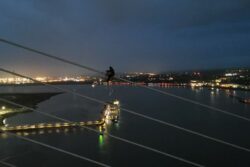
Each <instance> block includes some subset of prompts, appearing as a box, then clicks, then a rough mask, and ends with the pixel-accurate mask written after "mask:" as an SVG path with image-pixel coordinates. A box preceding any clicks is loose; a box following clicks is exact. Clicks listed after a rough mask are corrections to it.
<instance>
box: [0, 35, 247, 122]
mask: <svg viewBox="0 0 250 167" xmlns="http://www.w3.org/2000/svg"><path fill="white" fill-rule="evenodd" d="M0 42H3V43H6V44H9V45H12V46H15V47H18V48H21V49H24V50H28V51H30V52H33V53H37V54H38V55H41V56H45V57H48V58H51V59H54V60H57V61H61V62H64V63H67V64H71V65H74V66H77V67H80V68H83V69H86V70H89V71H92V72H96V73H99V74H102V75H105V73H104V72H102V71H99V70H97V69H95V68H92V67H88V66H85V65H82V64H79V63H76V62H73V61H70V60H67V59H63V58H60V57H57V56H54V55H51V54H48V53H45V52H42V51H39V50H37V49H32V48H30V47H27V46H24V45H21V44H18V43H15V42H12V41H9V40H6V39H3V38H0ZM114 78H116V79H118V80H121V81H124V82H128V83H131V84H136V83H135V82H133V81H130V80H127V79H124V78H121V77H114ZM139 86H140V87H143V88H146V89H148V90H151V91H155V92H158V93H160V94H163V95H167V96H170V97H173V98H176V99H179V100H182V101H185V102H188V103H191V104H194V105H198V106H201V107H204V108H207V109H210V110H213V111H217V112H220V113H223V114H226V115H229V116H232V117H235V118H238V119H242V120H245V121H248V122H250V119H249V118H246V117H243V116H240V115H238V114H234V113H231V112H229V111H226V110H222V109H219V108H216V107H213V106H210V105H207V104H203V103H200V102H198V101H195V100H191V99H188V98H185V97H181V96H178V95H175V94H172V93H169V92H166V91H162V90H159V89H156V88H152V87H148V86H145V85H139Z"/></svg>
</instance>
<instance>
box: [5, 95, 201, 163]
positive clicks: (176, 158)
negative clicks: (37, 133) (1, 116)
mask: <svg viewBox="0 0 250 167" xmlns="http://www.w3.org/2000/svg"><path fill="white" fill-rule="evenodd" d="M0 101H2V102H5V103H9V104H12V105H15V106H18V107H23V108H25V109H27V110H31V111H34V112H37V113H39V114H41V115H45V116H48V117H51V118H54V119H57V120H60V121H64V122H68V123H73V122H72V121H70V120H67V119H64V118H61V117H58V116H55V115H52V114H48V113H45V112H42V111H39V110H36V109H33V108H31V107H27V106H24V105H21V104H18V103H15V102H13V101H10V100H6V99H3V98H0ZM77 126H78V127H81V128H84V129H87V130H89V131H92V132H95V133H97V134H100V132H99V131H98V130H96V129H93V128H90V127H87V126H83V125H80V124H77ZM104 134H105V135H107V136H109V137H111V138H114V139H116V140H119V141H122V142H125V143H128V144H131V145H134V146H137V147H140V148H143V149H146V150H149V151H152V152H155V153H158V154H161V155H164V156H167V157H170V158H173V159H175V160H178V161H182V162H184V163H187V164H190V165H193V166H197V167H204V166H203V165H201V164H198V163H195V162H192V161H189V160H186V159H184V158H181V157H178V156H175V155H172V154H169V153H165V152H163V151H160V150H157V149H154V148H151V147H148V146H145V145H142V144H139V143H136V142H133V141H130V140H127V139H125V138H121V137H118V136H115V135H112V134H110V133H107V132H104Z"/></svg>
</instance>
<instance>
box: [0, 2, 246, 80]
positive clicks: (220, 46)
mask: <svg viewBox="0 0 250 167" xmlns="http://www.w3.org/2000/svg"><path fill="white" fill-rule="evenodd" d="M0 37H1V38H5V39H9V40H11V41H15V42H18V43H21V44H23V45H27V46H29V47H33V48H36V49H39V50H42V51H45V52H48V53H51V54H54V55H56V56H60V57H63V58H67V59H70V60H72V61H76V62H78V63H81V64H84V65H87V66H90V67H94V68H97V69H99V70H105V69H106V68H107V67H108V66H109V65H112V66H114V67H115V69H116V70H117V71H120V72H131V71H148V72H149V71H152V72H162V71H173V70H188V69H211V68H225V67H249V66H250V1H249V0H206V1H204V0H22V1H20V0H1V1H0ZM0 66H1V67H5V68H8V69H10V70H13V71H16V72H20V73H26V74H31V75H38V74H39V75H47V74H51V75H52V74H53V75H65V74H74V73H85V72H86V71H84V70H81V69H78V68H75V67H72V66H70V65H65V64H63V63H58V62H56V61H53V60H49V59H46V58H41V57H38V56H37V55H36V54H34V53H30V52H27V51H23V50H21V49H16V48H14V47H12V46H8V45H6V44H3V43H0Z"/></svg>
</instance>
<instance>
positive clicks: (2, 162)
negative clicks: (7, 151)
mask: <svg viewBox="0 0 250 167" xmlns="http://www.w3.org/2000/svg"><path fill="white" fill-rule="evenodd" d="M1 164H2V165H4V166H7V167H17V166H15V165H12V164H10V163H7V162H4V161H1V160H0V165H1Z"/></svg>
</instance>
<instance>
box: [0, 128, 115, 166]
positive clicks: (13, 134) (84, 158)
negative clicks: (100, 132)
mask: <svg viewBox="0 0 250 167" xmlns="http://www.w3.org/2000/svg"><path fill="white" fill-rule="evenodd" d="M2 132H4V133H6V134H8V135H10V136H14V137H16V138H19V139H22V140H25V141H27V142H31V143H34V144H37V145H40V146H43V147H46V148H49V149H52V150H55V151H58V152H61V153H64V154H68V155H70V156H73V157H76V158H79V159H82V160H85V161H88V162H91V163H93V164H96V165H99V166H103V167H111V166H109V165H106V164H104V163H101V162H98V161H95V160H93V159H90V158H87V157H84V156H82V155H79V154H76V153H72V152H69V151H66V150H63V149H61V148H58V147H55V146H51V145H48V144H46V143H43V142H40V141H37V140H34V139H30V138H28V137H24V136H20V135H17V134H15V133H11V132H6V131H2Z"/></svg>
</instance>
